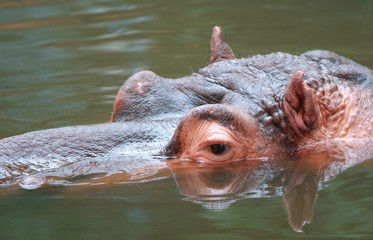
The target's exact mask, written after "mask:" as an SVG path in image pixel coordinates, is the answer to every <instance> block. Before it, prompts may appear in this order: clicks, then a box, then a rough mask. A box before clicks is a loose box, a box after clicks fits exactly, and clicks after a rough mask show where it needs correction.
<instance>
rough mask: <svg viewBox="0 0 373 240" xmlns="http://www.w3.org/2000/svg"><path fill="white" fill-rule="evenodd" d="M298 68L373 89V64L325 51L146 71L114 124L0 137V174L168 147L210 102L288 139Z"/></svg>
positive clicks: (134, 81) (133, 83)
mask: <svg viewBox="0 0 373 240" xmlns="http://www.w3.org/2000/svg"><path fill="white" fill-rule="evenodd" d="M296 70H302V71H304V72H305V77H304V80H305V82H306V83H307V84H308V85H309V86H310V87H311V88H313V89H316V90H318V91H319V90H320V89H322V87H323V85H325V83H333V84H335V85H337V86H338V85H344V86H346V87H349V86H357V87H361V88H365V89H366V88H370V89H371V88H372V87H373V77H372V71H371V70H370V69H368V68H366V67H363V66H361V65H359V64H357V63H355V62H353V61H351V60H349V59H346V58H344V57H341V56H338V55H336V54H334V53H331V52H328V51H320V50H315V51H310V52H306V53H304V54H301V55H300V56H294V55H290V54H286V53H272V54H268V55H256V56H253V57H250V58H243V59H232V60H224V61H219V62H216V63H212V64H210V65H209V66H207V67H205V68H202V69H200V70H199V71H198V73H194V74H192V75H191V76H189V77H184V78H180V79H165V78H162V77H159V76H157V75H156V74H154V73H152V72H149V71H143V72H139V73H137V74H135V75H133V76H132V77H130V78H129V79H128V80H127V81H126V82H125V84H124V85H123V86H122V88H121V89H120V91H119V93H118V95H117V98H116V101H115V104H114V112H113V115H112V123H106V124H98V125H88V126H75V127H65V128H58V129H50V130H43V131H36V132H30V133H26V134H23V135H19V136H14V137H9V138H5V139H2V140H0V178H2V179H4V178H9V177H13V176H17V175H20V174H22V173H32V172H35V171H40V170H45V169H48V168H57V167H60V166H63V165H66V164H68V163H74V162H77V161H79V160H82V159H87V158H88V159H89V158H95V157H105V156H115V154H116V153H118V152H119V153H120V152H121V150H123V149H124V150H123V151H124V152H125V149H130V150H131V152H132V154H133V153H136V151H137V152H139V151H141V149H146V146H147V145H149V144H151V143H157V142H159V143H161V144H159V145H156V146H158V149H156V150H155V151H153V152H151V151H150V152H151V154H153V153H154V152H161V151H162V147H164V146H165V145H166V143H167V141H169V140H170V139H171V137H172V134H173V132H174V130H175V128H176V127H177V124H178V123H179V121H180V119H181V118H182V117H183V116H184V115H185V114H186V113H188V112H189V111H190V110H191V109H193V108H195V107H198V106H201V105H206V104H217V103H220V104H227V105H231V106H234V107H235V108H237V109H239V110H240V111H242V112H245V113H247V114H250V115H252V116H254V117H255V118H257V120H258V121H259V123H260V124H261V126H262V127H263V129H265V130H267V131H268V133H271V134H272V135H273V136H275V137H278V138H279V140H281V136H283V134H284V132H285V133H286V130H287V126H286V116H285V114H284V112H283V111H282V110H281V100H282V98H283V94H284V90H285V88H286V86H287V84H288V82H289V79H290V77H291V75H292V74H293V73H294V72H295V71H296ZM320 91H321V90H320ZM136 146H140V147H138V148H136ZM134 149H135V150H134ZM136 149H137V150H136ZM138 149H140V150H138ZM123 151H122V152H123Z"/></svg>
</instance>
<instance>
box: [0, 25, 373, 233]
mask: <svg viewBox="0 0 373 240" xmlns="http://www.w3.org/2000/svg"><path fill="white" fill-rule="evenodd" d="M210 62H211V64H210V65H208V66H206V67H204V68H201V69H200V70H199V71H198V72H196V73H193V74H192V75H191V76H187V77H183V78H179V79H167V78H162V77H160V76H158V75H156V74H155V73H153V72H150V71H141V72H139V73H136V74H135V75H133V76H131V77H130V78H129V79H128V80H126V81H125V83H124V84H123V86H122V87H121V88H120V90H119V92H118V94H117V96H116V99H115V102H114V108H113V114H112V116H111V122H110V123H106V124H97V125H87V126H74V127H65V128H57V129H49V130H43V131H36V132H30V133H26V134H23V135H19V136H14V137H9V138H5V139H2V140H0V181H1V182H2V184H3V186H9V185H12V184H19V185H20V186H22V187H24V188H28V189H32V188H38V187H40V186H41V185H45V184H47V183H50V182H53V181H57V180H58V181H59V180H61V179H64V180H66V181H67V182H69V178H70V179H72V178H75V177H77V176H82V175H87V174H102V177H101V178H97V177H96V178H95V180H89V179H88V180H84V181H87V182H88V183H89V182H95V183H97V181H98V182H100V183H105V184H110V183H113V182H124V181H133V180H134V179H139V178H140V179H146V178H152V177H154V178H158V177H165V176H170V175H171V174H172V175H173V177H174V178H175V181H176V183H177V186H178V188H179V189H180V193H181V194H182V195H184V196H186V198H185V200H188V201H193V202H196V203H199V204H202V205H203V206H205V207H207V208H220V209H224V208H226V207H228V206H229V205H230V204H231V203H233V202H235V201H237V200H238V199H241V198H245V197H246V195H245V194H247V193H250V192H252V191H257V190H258V189H260V186H261V184H264V183H266V184H268V182H270V183H271V184H272V186H273V187H279V186H281V188H282V196H283V199H284V202H285V207H286V210H287V211H288V213H289V222H290V225H291V226H292V227H293V229H294V230H296V231H302V227H303V226H304V225H305V224H306V223H309V222H311V220H312V214H313V206H314V204H315V202H316V198H317V193H318V186H319V183H320V182H322V181H325V180H328V179H330V178H333V177H334V176H335V175H336V174H338V173H339V172H340V171H342V170H343V169H346V168H348V167H350V166H353V165H355V164H357V163H360V162H362V161H364V160H367V159H370V158H372V157H373V150H372V149H373V148H372V147H373V140H372V139H373V130H372V129H373V109H372V108H371V106H372V104H373V100H372V99H373V91H372V88H373V75H372V70H371V69H369V68H367V67H364V66H361V65H359V64H358V63H355V62H354V61H352V60H349V59H347V58H344V57H342V56H339V55H337V54H335V53H332V52H328V51H322V50H313V51H309V52H305V53H303V54H301V55H299V56H295V55H291V54H287V53H281V52H279V53H271V54H267V55H255V56H252V57H249V58H241V59H237V58H236V55H235V54H234V53H233V51H232V49H231V48H230V47H229V46H228V44H226V43H225V42H224V41H223V37H222V31H221V29H220V27H214V29H213V34H212V40H211V58H210ZM154 156H156V157H154ZM164 158H170V159H169V160H163V159H164ZM201 164H202V165H201ZM165 169H166V171H165ZM167 170H168V171H167ZM169 170H171V171H169ZM118 172H119V173H118ZM120 172H122V174H121V173H120ZM103 173H104V174H103ZM135 175H136V176H140V177H137V178H136V177H134V176H135ZM66 181H64V182H63V183H64V184H66ZM81 182H82V181H80V183H81ZM70 183H71V184H72V185H73V183H74V181H70ZM68 184H69V183H68ZM105 184H104V185H105ZM269 185H270V184H269Z"/></svg>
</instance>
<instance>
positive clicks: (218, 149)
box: [210, 144, 229, 155]
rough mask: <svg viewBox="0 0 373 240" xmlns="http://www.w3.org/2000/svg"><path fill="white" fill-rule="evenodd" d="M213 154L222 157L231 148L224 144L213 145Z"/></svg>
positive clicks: (211, 147)
mask: <svg viewBox="0 0 373 240" xmlns="http://www.w3.org/2000/svg"><path fill="white" fill-rule="evenodd" d="M210 149H211V152H212V153H213V154H215V155H220V154H223V153H225V152H226V151H228V149H229V147H228V146H227V145H224V144H213V145H210Z"/></svg>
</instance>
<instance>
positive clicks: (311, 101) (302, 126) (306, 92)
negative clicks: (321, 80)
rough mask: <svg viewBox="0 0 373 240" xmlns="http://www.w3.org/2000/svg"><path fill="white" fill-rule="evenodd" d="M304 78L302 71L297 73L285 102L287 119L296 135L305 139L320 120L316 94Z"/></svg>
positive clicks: (287, 92) (287, 90) (293, 77)
mask: <svg viewBox="0 0 373 240" xmlns="http://www.w3.org/2000/svg"><path fill="white" fill-rule="evenodd" d="M303 76H304V73H303V72H302V71H296V72H295V73H294V74H293V76H292V77H291V80H290V84H289V86H288V87H287V89H286V91H285V96H284V100H283V106H284V112H285V114H286V117H287V119H288V121H289V123H290V125H291V127H292V128H293V130H294V131H295V133H296V134H297V135H298V136H300V137H304V135H306V134H308V133H310V132H311V131H312V130H313V129H315V127H316V123H317V120H318V111H317V103H316V100H315V96H314V93H313V91H312V89H311V88H310V87H308V86H307V85H306V84H305V82H304V80H303Z"/></svg>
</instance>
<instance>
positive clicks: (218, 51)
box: [210, 26, 236, 63]
mask: <svg viewBox="0 0 373 240" xmlns="http://www.w3.org/2000/svg"><path fill="white" fill-rule="evenodd" d="M235 58H236V56H235V55H234V53H233V51H232V49H231V48H230V47H229V46H228V44H226V43H225V42H224V41H223V36H222V31H221V28H220V27H219V26H215V27H214V29H213V32H212V36H211V58H210V62H211V63H213V62H219V61H223V60H227V59H235Z"/></svg>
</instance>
